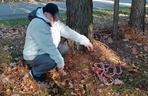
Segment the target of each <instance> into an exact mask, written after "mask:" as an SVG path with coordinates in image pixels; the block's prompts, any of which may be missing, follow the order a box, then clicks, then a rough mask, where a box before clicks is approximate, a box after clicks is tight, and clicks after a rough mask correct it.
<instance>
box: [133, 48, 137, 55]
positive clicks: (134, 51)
mask: <svg viewBox="0 0 148 96" xmlns="http://www.w3.org/2000/svg"><path fill="white" fill-rule="evenodd" d="M132 54H134V55H136V54H138V50H137V48H135V47H133V48H132Z"/></svg>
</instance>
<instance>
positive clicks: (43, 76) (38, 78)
mask: <svg viewBox="0 0 148 96" xmlns="http://www.w3.org/2000/svg"><path fill="white" fill-rule="evenodd" d="M29 75H30V76H31V77H32V78H33V79H34V80H36V81H40V82H44V81H45V80H46V78H47V75H46V74H42V75H41V76H40V77H37V76H35V75H34V74H33V72H32V71H31V70H30V71H29Z"/></svg>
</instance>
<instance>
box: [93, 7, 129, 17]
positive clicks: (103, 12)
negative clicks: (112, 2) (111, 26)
mask: <svg viewBox="0 0 148 96" xmlns="http://www.w3.org/2000/svg"><path fill="white" fill-rule="evenodd" d="M119 13H120V14H130V8H128V7H120V8H119ZM93 14H94V15H97V14H99V15H113V8H108V9H95V10H94V11H93Z"/></svg>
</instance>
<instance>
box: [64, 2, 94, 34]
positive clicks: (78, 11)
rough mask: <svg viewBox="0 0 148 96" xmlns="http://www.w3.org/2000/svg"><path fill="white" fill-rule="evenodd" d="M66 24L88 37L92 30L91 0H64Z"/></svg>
mask: <svg viewBox="0 0 148 96" xmlns="http://www.w3.org/2000/svg"><path fill="white" fill-rule="evenodd" d="M66 6H67V24H68V25H69V26H70V27H71V28H73V29H75V30H77V31H78V32H80V33H81V34H84V35H85V36H87V37H90V33H91V32H92V23H93V16H92V8H93V7H92V0H66Z"/></svg>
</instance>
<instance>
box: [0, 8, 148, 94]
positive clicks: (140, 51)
mask: <svg viewBox="0 0 148 96" xmlns="http://www.w3.org/2000/svg"><path fill="white" fill-rule="evenodd" d="M96 13H98V14H99V11H98V12H96ZM63 19H64V18H63ZM64 20H65V19H64ZM111 22H112V15H109V14H108V11H107V12H106V13H105V14H102V15H97V14H94V31H93V34H94V35H93V38H92V41H93V44H94V48H95V50H94V52H80V51H78V50H74V48H73V47H71V42H70V43H69V45H70V51H69V53H68V54H67V56H66V57H65V63H66V65H65V71H66V72H67V75H66V76H59V74H58V73H57V72H56V70H52V71H51V72H49V73H48V75H49V79H48V82H47V83H46V84H43V83H39V82H36V81H34V80H32V79H31V78H30V77H29V75H28V69H27V67H26V66H24V64H23V62H22V49H23V44H24V37H25V31H26V28H27V26H26V25H21V26H19V25H18V26H13V27H12V26H11V27H10V26H1V27H0V38H1V39H0V96H148V87H147V86H148V35H147V33H148V29H147V28H148V18H146V30H145V34H142V33H137V32H136V30H134V29H131V28H129V27H128V25H127V22H128V15H127V14H120V22H119V33H120V35H121V36H120V39H119V40H118V42H115V41H113V39H112V37H111V35H110V34H112V27H111V25H112V23H111ZM104 62H107V63H108V64H121V65H123V67H122V70H123V73H122V74H121V75H120V76H118V81H117V82H116V84H113V85H109V86H107V85H104V84H103V83H102V82H101V81H100V80H99V79H98V78H97V77H96V75H95V73H94V72H93V68H94V64H96V63H104Z"/></svg>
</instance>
